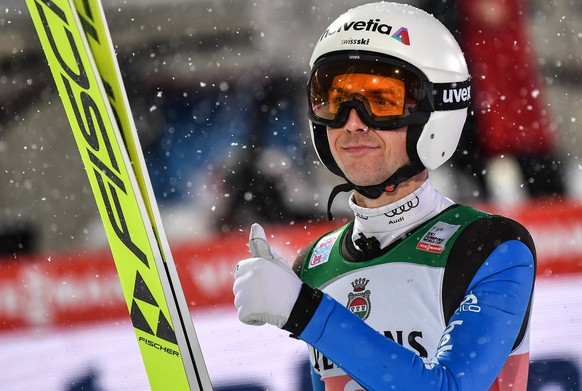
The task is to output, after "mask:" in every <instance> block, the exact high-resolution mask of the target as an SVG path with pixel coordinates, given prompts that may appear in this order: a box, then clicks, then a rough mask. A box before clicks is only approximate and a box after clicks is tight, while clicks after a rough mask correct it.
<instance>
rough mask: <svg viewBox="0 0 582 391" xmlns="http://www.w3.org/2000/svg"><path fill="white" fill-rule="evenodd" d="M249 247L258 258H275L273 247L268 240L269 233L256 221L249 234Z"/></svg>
mask: <svg viewBox="0 0 582 391" xmlns="http://www.w3.org/2000/svg"><path fill="white" fill-rule="evenodd" d="M249 248H250V249H251V254H252V256H253V257H256V258H266V259H271V260H275V256H274V254H273V253H272V251H271V247H270V246H269V243H268V242H267V235H265V230H264V229H263V227H261V225H260V224H257V223H254V224H253V225H251V233H250V235H249Z"/></svg>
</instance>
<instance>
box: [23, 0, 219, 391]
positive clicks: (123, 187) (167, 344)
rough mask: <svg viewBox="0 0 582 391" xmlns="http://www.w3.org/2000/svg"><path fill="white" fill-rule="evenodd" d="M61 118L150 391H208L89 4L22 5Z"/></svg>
mask: <svg viewBox="0 0 582 391" xmlns="http://www.w3.org/2000/svg"><path fill="white" fill-rule="evenodd" d="M26 3H27V6H28V9H29V12H30V14H31V17H32V20H33V23H34V26H35V29H36V31H37V34H38V36H39V40H40V42H41V45H42V48H43V50H44V53H45V56H46V58H47V62H48V65H49V67H50V69H51V72H52V74H53V78H54V80H55V84H56V86H57V89H58V91H59V94H60V96H61V100H62V102H63V106H64V108H65V112H66V115H67V118H68V119H69V122H70V125H71V128H72V131H73V135H74V137H75V141H76V143H77V146H78V149H79V152H80V155H81V160H82V161H83V165H84V167H85V171H86V172H87V175H88V179H89V182H90V185H91V188H92V190H93V194H94V196H95V201H96V204H97V208H98V210H99V214H100V216H101V219H102V221H103V226H104V229H105V232H106V234H107V239H108V242H109V246H110V248H111V252H112V255H113V258H114V261H115V266H116V269H117V272H118V274H119V279H120V282H121V286H122V290H123V294H124V297H125V300H126V302H127V306H128V311H129V315H130V318H131V321H132V325H133V328H134V331H135V334H136V338H137V341H138V345H139V348H140V352H141V355H142V358H143V362H144V366H145V369H146V373H147V376H148V380H149V383H150V386H151V389H152V390H192V391H194V390H201V391H206V390H212V386H211V382H210V378H209V375H208V371H207V368H206V364H205V362H204V358H203V355H202V350H201V348H200V344H199V342H198V338H197V336H196V332H195V329H194V325H193V323H192V319H191V317H190V312H189V309H188V305H187V303H186V299H185V297H184V293H183V290H182V287H181V284H180V280H179V277H178V273H177V270H176V266H175V263H174V260H173V258H172V254H171V251H170V246H169V243H168V240H167V237H166V235H165V232H164V230H163V226H162V223H161V217H160V213H159V209H158V207H157V203H156V200H155V196H154V194H153V190H152V186H151V182H150V179H149V175H148V172H147V167H146V165H145V160H144V157H143V153H142V150H141V146H140V144H139V138H138V135H137V130H136V127H135V124H134V122H133V117H132V115H131V110H130V107H129V103H128V99H127V94H126V92H125V88H124V86H123V81H122V78H121V72H120V70H119V66H118V63H117V61H116V59H115V52H114V49H113V44H112V40H111V36H110V34H109V29H108V27H107V22H106V19H105V14H104V12H103V8H102V6H101V3H100V1H99V0H26Z"/></svg>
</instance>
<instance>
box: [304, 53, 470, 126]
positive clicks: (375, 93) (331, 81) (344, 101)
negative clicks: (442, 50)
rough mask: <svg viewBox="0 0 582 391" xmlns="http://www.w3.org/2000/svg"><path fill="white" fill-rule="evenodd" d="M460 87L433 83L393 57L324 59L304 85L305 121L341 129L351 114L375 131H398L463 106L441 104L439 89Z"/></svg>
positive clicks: (363, 55) (337, 56) (351, 55)
mask: <svg viewBox="0 0 582 391" xmlns="http://www.w3.org/2000/svg"><path fill="white" fill-rule="evenodd" d="M468 83H469V81H468V80H467V81H466V82H462V83H438V84H433V83H431V82H430V81H428V79H427V77H426V76H425V75H424V73H423V72H422V71H420V70H419V69H418V68H416V67H414V66H412V65H411V64H408V63H406V62H404V61H401V60H398V59H396V58H392V57H388V56H382V55H378V54H376V53H374V54H366V53H364V52H358V53H356V54H354V53H353V52H350V53H345V52H344V53H341V54H335V55H331V56H326V57H323V58H322V59H320V60H318V61H317V62H316V63H315V64H314V66H313V71H312V73H311V77H310V79H309V82H308V85H307V92H308V97H309V119H310V120H311V121H312V122H313V123H315V124H318V125H324V126H329V127H332V128H340V127H342V126H343V125H344V124H345V123H346V121H347V119H348V117H349V114H350V111H351V110H352V109H355V110H356V111H357V113H358V115H359V116H360V118H361V119H362V121H363V122H364V123H365V124H366V125H367V126H370V127H372V128H374V129H381V130H390V129H399V128H402V127H404V126H408V125H414V124H424V123H426V122H427V121H428V117H429V114H430V112H432V111H434V110H435V105H436V106H438V107H437V109H438V110H449V109H456V108H460V107H467V106H468V102H462V104H460V105H459V104H457V105H454V106H455V107H451V106H450V105H449V106H447V105H446V104H443V102H442V99H439V95H438V94H439V93H440V90H442V89H446V88H451V86H453V87H452V88H455V89H457V88H463V87H465V88H467V87H468Z"/></svg>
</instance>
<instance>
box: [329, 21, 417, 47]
mask: <svg viewBox="0 0 582 391" xmlns="http://www.w3.org/2000/svg"><path fill="white" fill-rule="evenodd" d="M350 30H352V31H372V32H375V33H379V34H384V35H388V36H390V37H392V38H394V39H396V40H397V41H400V42H402V43H403V44H404V45H407V46H408V45H410V37H409V35H408V29H407V28H406V27H400V28H399V29H398V30H397V31H396V32H395V33H394V34H392V26H390V25H388V24H384V23H380V19H369V20H368V21H365V20H358V21H348V22H345V23H343V24H340V25H339V27H338V28H336V29H333V30H332V29H327V30H325V31H324V33H323V34H321V37H320V38H319V40H320V41H322V40H323V39H325V38H327V37H329V36H330V35H333V34H336V33H340V32H342V31H345V32H348V31H350ZM346 41H356V40H355V39H350V40H344V41H342V44H347V43H348V42H346ZM344 42H346V43H344ZM349 43H351V42H349ZM358 43H359V42H358Z"/></svg>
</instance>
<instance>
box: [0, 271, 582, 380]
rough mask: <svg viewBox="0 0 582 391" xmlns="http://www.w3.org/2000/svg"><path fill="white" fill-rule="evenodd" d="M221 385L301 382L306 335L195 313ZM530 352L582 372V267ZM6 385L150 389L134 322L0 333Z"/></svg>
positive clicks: (541, 302)
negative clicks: (86, 380) (87, 381)
mask: <svg viewBox="0 0 582 391" xmlns="http://www.w3.org/2000/svg"><path fill="white" fill-rule="evenodd" d="M193 316H194V322H195V326H196V329H197V332H198V336H199V339H200V342H201V345H202V348H203V351H204V355H205V358H206V361H207V365H208V369H209V372H210V376H211V378H212V381H213V384H214V386H219V387H220V386H225V385H228V384H243V383H254V384H260V385H261V386H262V387H264V389H269V390H275V391H286V390H289V391H290V390H299V389H300V385H299V379H298V377H299V367H300V365H301V363H302V362H303V360H305V359H306V348H305V346H304V345H303V343H302V342H299V341H296V340H293V339H291V338H289V337H287V335H286V333H284V332H280V331H278V330H276V329H275V328H273V327H251V326H245V325H242V324H240V323H239V322H238V320H237V319H236V315H235V313H234V311H233V309H232V308H229V307H226V308H220V309H216V310H213V311H204V312H196V313H194V314H193ZM532 321H533V324H532V334H531V352H532V355H531V358H532V359H533V360H541V359H546V358H567V359H570V360H572V361H573V362H574V363H575V365H577V366H578V368H579V370H580V371H581V372H582V275H578V276H573V277H568V278H565V277H562V278H556V279H540V280H538V283H537V288H536V295H535V301H534V312H533V320H532ZM0 368H1V370H0V390H4V391H13V390H14V391H16V390H18V391H20V390H31V391H35V390H43V391H46V390H55V391H60V390H63V391H64V390H68V389H69V385H70V384H71V383H72V381H74V380H75V379H77V378H79V377H82V376H85V375H88V374H89V373H94V374H95V375H96V380H95V384H96V385H97V386H99V388H96V390H101V391H109V390H132V391H135V390H148V389H149V387H148V383H147V379H146V375H145V371H144V370H143V367H142V365H141V359H140V355H139V350H138V347H137V343H136V341H135V338H134V334H133V331H132V329H131V327H130V324H129V322H126V321H121V322H109V323H97V324H95V323H93V324H88V325H78V324H77V325H72V326H71V327H70V328H69V329H67V328H59V329H42V330H35V331H23V332H10V333H3V334H0Z"/></svg>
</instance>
